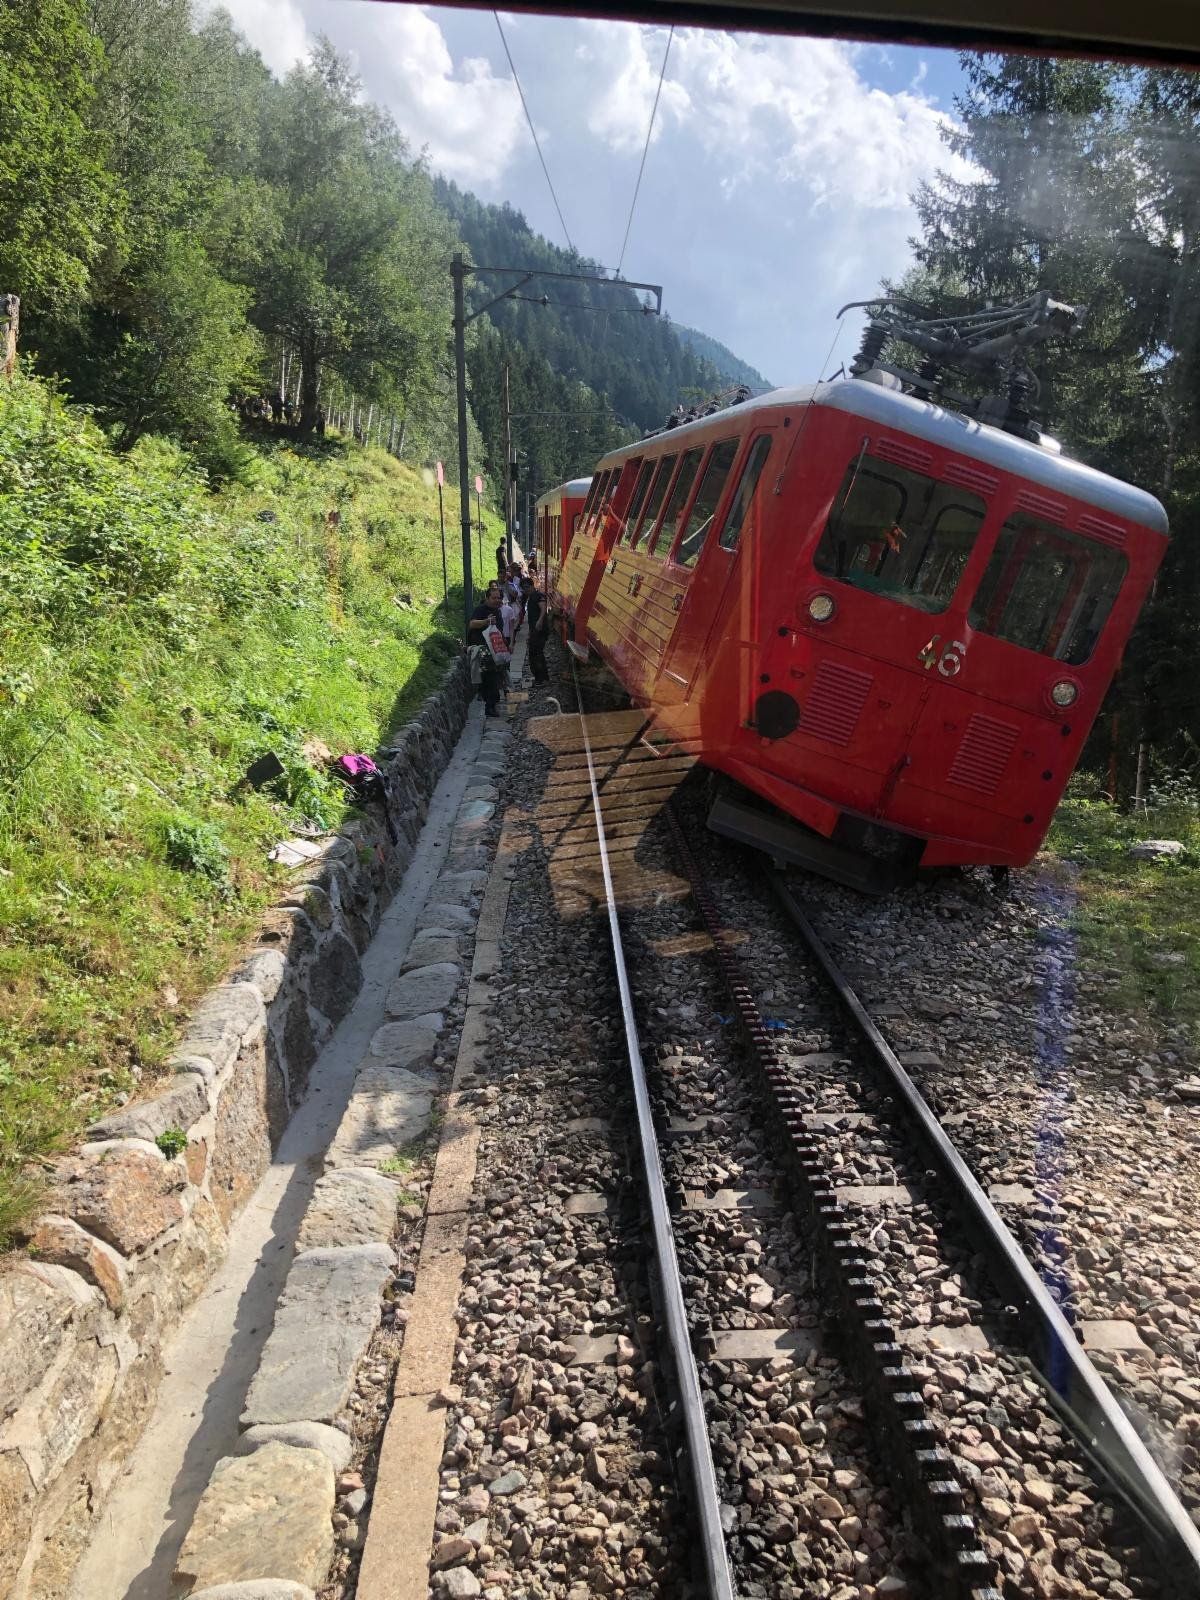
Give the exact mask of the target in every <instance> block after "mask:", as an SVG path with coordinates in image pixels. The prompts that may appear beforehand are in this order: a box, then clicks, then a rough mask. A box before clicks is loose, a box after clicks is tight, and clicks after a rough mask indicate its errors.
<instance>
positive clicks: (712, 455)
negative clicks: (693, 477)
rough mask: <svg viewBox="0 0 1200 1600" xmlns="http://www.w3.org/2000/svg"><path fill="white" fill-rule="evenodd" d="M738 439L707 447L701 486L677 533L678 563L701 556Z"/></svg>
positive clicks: (688, 564)
mask: <svg viewBox="0 0 1200 1600" xmlns="http://www.w3.org/2000/svg"><path fill="white" fill-rule="evenodd" d="M740 443H741V441H740V440H739V439H721V440H720V441H719V442H718V443H717V444H715V445H713V447H712V449H711V450H710V451H709V455H708V460H707V461H706V462H705V464H704V475H703V476H702V477H701V479H700V487H699V488H698V489H697V490H696V498H695V499H694V500H693V501H692V509H691V510H690V511H689V512H688V515H687V521H686V522H685V523H684V525H683V531H682V533H681V534H680V535H679V548H678V549H677V550H676V552H675V560H676V561H677V562H678V563H679V565H680V566H681V567H694V566H695V565H696V563H697V561H699V559H700V552H701V550H703V549H704V541H705V540H706V539H707V538H708V534H709V529H710V528H711V527H712V524H713V518H714V516H716V513H717V507H718V506H719V505H720V503H721V495H722V494H723V493H724V490H725V483H726V480H727V479H728V477H729V469H730V467H732V466H733V458H734V457H735V456H736V455H737V452H738V445H739V444H740Z"/></svg>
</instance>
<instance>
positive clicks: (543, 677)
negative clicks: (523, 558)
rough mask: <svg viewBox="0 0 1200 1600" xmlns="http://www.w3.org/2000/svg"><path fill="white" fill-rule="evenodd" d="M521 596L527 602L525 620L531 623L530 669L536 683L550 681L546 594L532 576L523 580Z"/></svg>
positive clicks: (548, 619) (548, 615)
mask: <svg viewBox="0 0 1200 1600" xmlns="http://www.w3.org/2000/svg"><path fill="white" fill-rule="evenodd" d="M521 598H522V599H523V600H524V602H525V620H526V622H527V623H528V624H529V645H528V649H529V670H530V672H532V673H533V681H534V683H548V682H549V681H550V674H549V672H548V671H547V669H546V638H547V635H548V633H549V629H550V611H549V607H548V606H547V604H546V596H545V595H544V594H543V593H542V592H541V590H540V589H535V588H534V585H533V579H532V578H523V579H522V580H521Z"/></svg>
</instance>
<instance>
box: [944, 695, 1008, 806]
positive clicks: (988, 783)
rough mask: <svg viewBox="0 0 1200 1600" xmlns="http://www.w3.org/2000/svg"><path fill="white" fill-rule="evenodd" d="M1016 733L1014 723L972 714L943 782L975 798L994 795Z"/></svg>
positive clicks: (1006, 764)
mask: <svg viewBox="0 0 1200 1600" xmlns="http://www.w3.org/2000/svg"><path fill="white" fill-rule="evenodd" d="M1020 731H1021V730H1020V729H1019V728H1018V727H1017V726H1016V724H1015V723H1012V722H998V721H997V720H996V718H995V717H985V716H982V715H981V714H980V713H978V712H976V713H975V715H974V716H973V717H972V718H971V720H970V722H968V723H967V731H966V733H964V734H963V736H962V743H961V744H960V745H959V747H958V749H957V750H956V751H955V753H954V760H953V761H952V762H951V764H950V771H949V772H948V773H947V774H946V776H947V780H948V781H949V782H950V783H958V784H961V785H962V786H963V788H964V789H974V790H975V792H976V793H977V794H995V792H996V787H997V785H998V784H999V782H1000V779H1001V778H1002V777H1003V776H1004V769H1005V767H1007V766H1008V758H1009V756H1011V755H1012V753H1013V746H1014V745H1015V744H1016V742H1017V735H1018V734H1019V733H1020Z"/></svg>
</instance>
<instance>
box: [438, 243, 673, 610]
mask: <svg viewBox="0 0 1200 1600" xmlns="http://www.w3.org/2000/svg"><path fill="white" fill-rule="evenodd" d="M468 272H495V273H505V274H511V275H513V276H515V277H516V280H517V281H516V283H514V284H513V285H512V287H511V288H510V289H503V290H501V292H500V293H499V294H494V295H493V296H492V298H491V299H490V300H485V301H484V303H483V305H481V306H479V307H478V308H477V309H476V310H475V311H472V312H471V314H470V316H468V315H467V309H466V299H465V294H464V284H465V282H466V277H467V274H468ZM450 276H451V278H452V279H453V280H454V378H455V385H456V387H457V390H458V483H459V491H458V492H459V504H460V507H461V511H462V547H463V608H464V610H463V626H464V628H465V627H466V624H467V623H468V622H469V621H470V618H471V611H472V609H473V607H472V600H473V598H474V596H473V592H472V584H471V501H470V493H469V489H468V486H467V472H468V468H467V344H466V334H467V324H468V323H469V322H474V321H475V318H476V317H481V316H482V315H483V313H484V312H485V311H489V310H490V309H491V308H492V306H494V305H496V304H498V302H499V301H501V300H512V299H526V300H534V301H535V304H537V305H542V306H548V305H551V304H552V303H553V302H552V301H551V299H550V297H549V295H546V294H541V295H538V296H536V297H535V296H533V295H519V294H518V293H517V291H518V290H519V289H523V288H524V287H525V285H526V284H527V283H529V282H531V281H532V280H533V279H534V278H553V279H555V280H557V281H559V282H568V283H615V284H619V285H620V287H621V288H622V289H645V290H646V291H647V292H648V293H649V294H652V295H653V296H654V304H653V305H652V306H650V305H646V306H636V307H635V306H625V307H618V309H619V310H629V311H633V310H637V311H639V312H641V313H642V315H643V316H647V317H656V316H658V315H659V314H660V313H661V311H662V295H663V292H662V284H661V283H637V282H635V281H634V280H633V279H631V278H607V277H605V276H604V275H603V273H599V272H542V271H539V270H537V269H536V268H534V269H530V268H527V267H485V266H480V265H472V266H468V265H467V263H466V262H465V261H464V260H463V255H462V251H461V250H458V251H456V252H455V255H454V259H453V261H452V262H451V263H450ZM505 389H506V400H505V411H506V412H507V410H508V404H507V381H506V384H505ZM509 427H510V428H511V419H510V422H509ZM505 445H506V450H508V451H509V452H511V446H510V445H509V441H508V439H507V438H506V440H505ZM505 467H506V469H507V470H508V472H509V482H508V484H507V485H506V488H505V506H506V508H508V507H511V506H512V505H513V503H514V502H513V499H512V496H513V495H514V493H515V489H514V487H513V483H512V473H511V454H510V456H509V459H506V461H505ZM506 516H507V518H508V528H509V532H508V555H509V560H511V559H512V513H511V510H507V511H506Z"/></svg>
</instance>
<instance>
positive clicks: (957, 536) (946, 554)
mask: <svg viewBox="0 0 1200 1600" xmlns="http://www.w3.org/2000/svg"><path fill="white" fill-rule="evenodd" d="M986 514H987V507H986V506H985V505H984V503H983V501H982V500H980V499H979V497H978V496H977V495H973V494H968V493H967V492H966V491H965V490H963V489H958V488H954V487H952V486H951V485H950V484H948V483H938V482H937V481H936V479H934V478H928V477H926V476H925V474H924V473H921V472H909V471H908V470H907V469H906V468H904V467H896V466H893V465H892V464H891V463H890V462H886V461H879V460H877V459H876V458H875V457H873V456H865V457H862V456H860V457H858V458H857V459H856V460H854V461H852V462H851V463H850V466H849V468H848V470H847V472H846V476H845V478H844V480H843V482H842V487H841V489H840V490H839V491H838V494H837V496H836V498H835V500H834V502H833V511H832V512H831V514H830V517H829V521H828V523H827V524H826V527H825V532H824V533H823V534H822V536H821V542H820V544H819V545H818V546H817V549H816V553H815V555H814V556H813V564H814V566H815V567H816V569H817V571H818V572H821V573H824V574H825V575H826V576H827V577H830V578H837V579H839V580H840V581H841V582H842V583H849V584H852V585H853V586H854V587H855V588H856V589H867V590H869V591H870V592H871V593H873V594H881V595H886V596H887V597H888V599H889V600H896V601H898V602H899V603H900V604H901V605H905V606H912V607H913V608H914V609H915V610H917V611H928V612H933V613H936V612H940V611H945V609H946V607H947V606H948V605H949V604H950V601H951V600H952V599H953V597H954V591H955V589H956V588H957V587H958V581H959V579H960V578H961V577H962V574H963V569H964V568H965V567H966V564H967V560H968V558H969V557H970V554H971V550H972V547H973V546H974V543H975V540H976V537H977V536H978V533H979V530H980V528H981V527H982V525H983V519H984V517H985V516H986Z"/></svg>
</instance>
